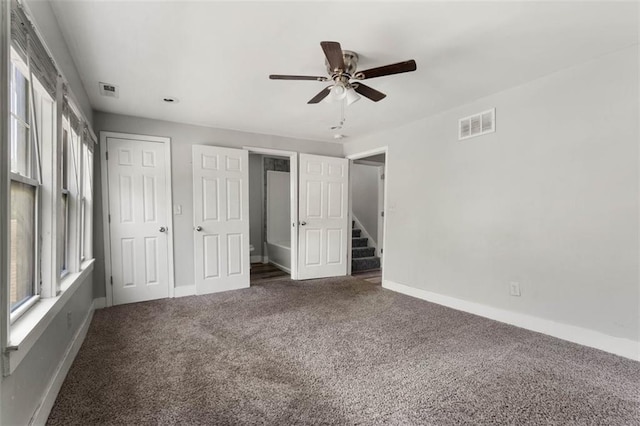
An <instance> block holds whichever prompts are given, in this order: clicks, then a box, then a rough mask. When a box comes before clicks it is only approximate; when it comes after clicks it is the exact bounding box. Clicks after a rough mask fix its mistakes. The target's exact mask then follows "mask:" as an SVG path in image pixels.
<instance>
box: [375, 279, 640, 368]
mask: <svg viewBox="0 0 640 426" xmlns="http://www.w3.org/2000/svg"><path fill="white" fill-rule="evenodd" d="M382 287H384V288H386V289H389V290H393V291H397V292H398V293H402V294H406V295H407V296H412V297H416V298H418V299H422V300H426V301H428V302H432V303H437V304H438V305H443V306H447V307H449V308H453V309H457V310H459V311H464V312H469V313H472V314H475V315H479V316H481V317H485V318H489V319H492V320H495V321H500V322H504V323H507V324H511V325H515V326H517V327H521V328H525V329H527V330H532V331H536V332H538V333H543V334H548V335H549V336H553V337H557V338H559V339H563V340H568V341H570V342H573V343H578V344H580V345H584V346H589V347H592V348H596V349H600V350H603V351H606V352H610V353H613V354H616V355H620V356H623V357H625V358H629V359H633V360H636V361H640V342H636V341H634V340H631V339H624V338H620V337H614V336H609V335H608V334H604V333H600V332H598V331H594V330H589V329H586V328H582V327H577V326H574V325H569V324H563V323H559V322H555V321H551V320H547V319H543V318H539V317H534V316H532V315H527V314H521V313H518V312H513V311H507V310H504V309H499V308H493V307H491V306H487V305H482V304H480V303H475V302H469V301H466V300H461V299H457V298H455V297H451V296H445V295H442V294H438V293H433V292H430V291H426V290H421V289H418V288H414V287H409V286H407V285H404V284H399V283H396V282H393V281H389V280H383V282H382Z"/></svg>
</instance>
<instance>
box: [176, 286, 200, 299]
mask: <svg viewBox="0 0 640 426" xmlns="http://www.w3.org/2000/svg"><path fill="white" fill-rule="evenodd" d="M195 294H196V285H195V284H192V285H181V286H178V287H176V288H175V289H174V291H173V297H185V296H194V295H195Z"/></svg>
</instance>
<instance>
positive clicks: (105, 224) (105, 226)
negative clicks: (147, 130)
mask: <svg viewBox="0 0 640 426" xmlns="http://www.w3.org/2000/svg"><path fill="white" fill-rule="evenodd" d="M94 161H95V160H94ZM107 167H108V164H107V138H106V136H103V133H102V132H100V180H101V181H102V182H101V183H102V235H103V238H102V239H103V240H104V241H103V244H104V291H105V297H106V299H107V303H106V306H112V305H113V293H112V292H111V288H110V285H109V282H110V280H111V237H110V235H111V230H110V227H109V182H108V180H107V176H108V174H107ZM94 176H95V174H94Z"/></svg>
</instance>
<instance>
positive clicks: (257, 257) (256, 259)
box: [251, 254, 262, 263]
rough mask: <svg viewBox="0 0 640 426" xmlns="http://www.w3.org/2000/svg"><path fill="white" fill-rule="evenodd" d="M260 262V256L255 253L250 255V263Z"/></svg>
mask: <svg viewBox="0 0 640 426" xmlns="http://www.w3.org/2000/svg"><path fill="white" fill-rule="evenodd" d="M261 262H262V256H261V255H259V254H257V255H253V256H251V263H261Z"/></svg>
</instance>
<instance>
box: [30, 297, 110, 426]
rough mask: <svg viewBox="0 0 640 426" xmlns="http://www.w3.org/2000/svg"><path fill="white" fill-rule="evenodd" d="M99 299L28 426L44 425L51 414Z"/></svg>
mask: <svg viewBox="0 0 640 426" xmlns="http://www.w3.org/2000/svg"><path fill="white" fill-rule="evenodd" d="M98 301H99V299H94V301H93V303H92V304H91V306H90V307H89V312H87V315H86V316H85V318H84V321H83V322H82V324H81V325H80V327H78V330H77V331H76V334H75V335H74V336H73V339H72V340H71V344H70V345H69V347H68V348H67V350H66V352H65V354H64V356H63V357H62V360H61V361H60V364H58V367H57V368H56V371H55V373H53V377H52V378H51V381H50V382H49V385H48V386H47V389H46V391H45V392H44V396H43V398H42V400H41V402H40V404H39V405H38V408H36V411H35V413H34V414H33V416H32V417H31V421H30V422H29V425H44V424H46V423H47V419H48V418H49V414H50V413H51V409H52V408H53V404H54V403H55V402H56V398H57V397H58V392H60V388H61V387H62V383H63V382H64V379H65V378H66V377H67V373H68V372H69V369H70V368H71V364H73V360H74V359H75V358H76V355H77V354H78V351H80V347H81V346H82V342H84V339H85V337H86V336H87V331H89V325H91V320H92V319H93V313H94V311H95V310H96V309H98V308H97V306H96V305H97V304H98V303H97V302H98Z"/></svg>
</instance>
